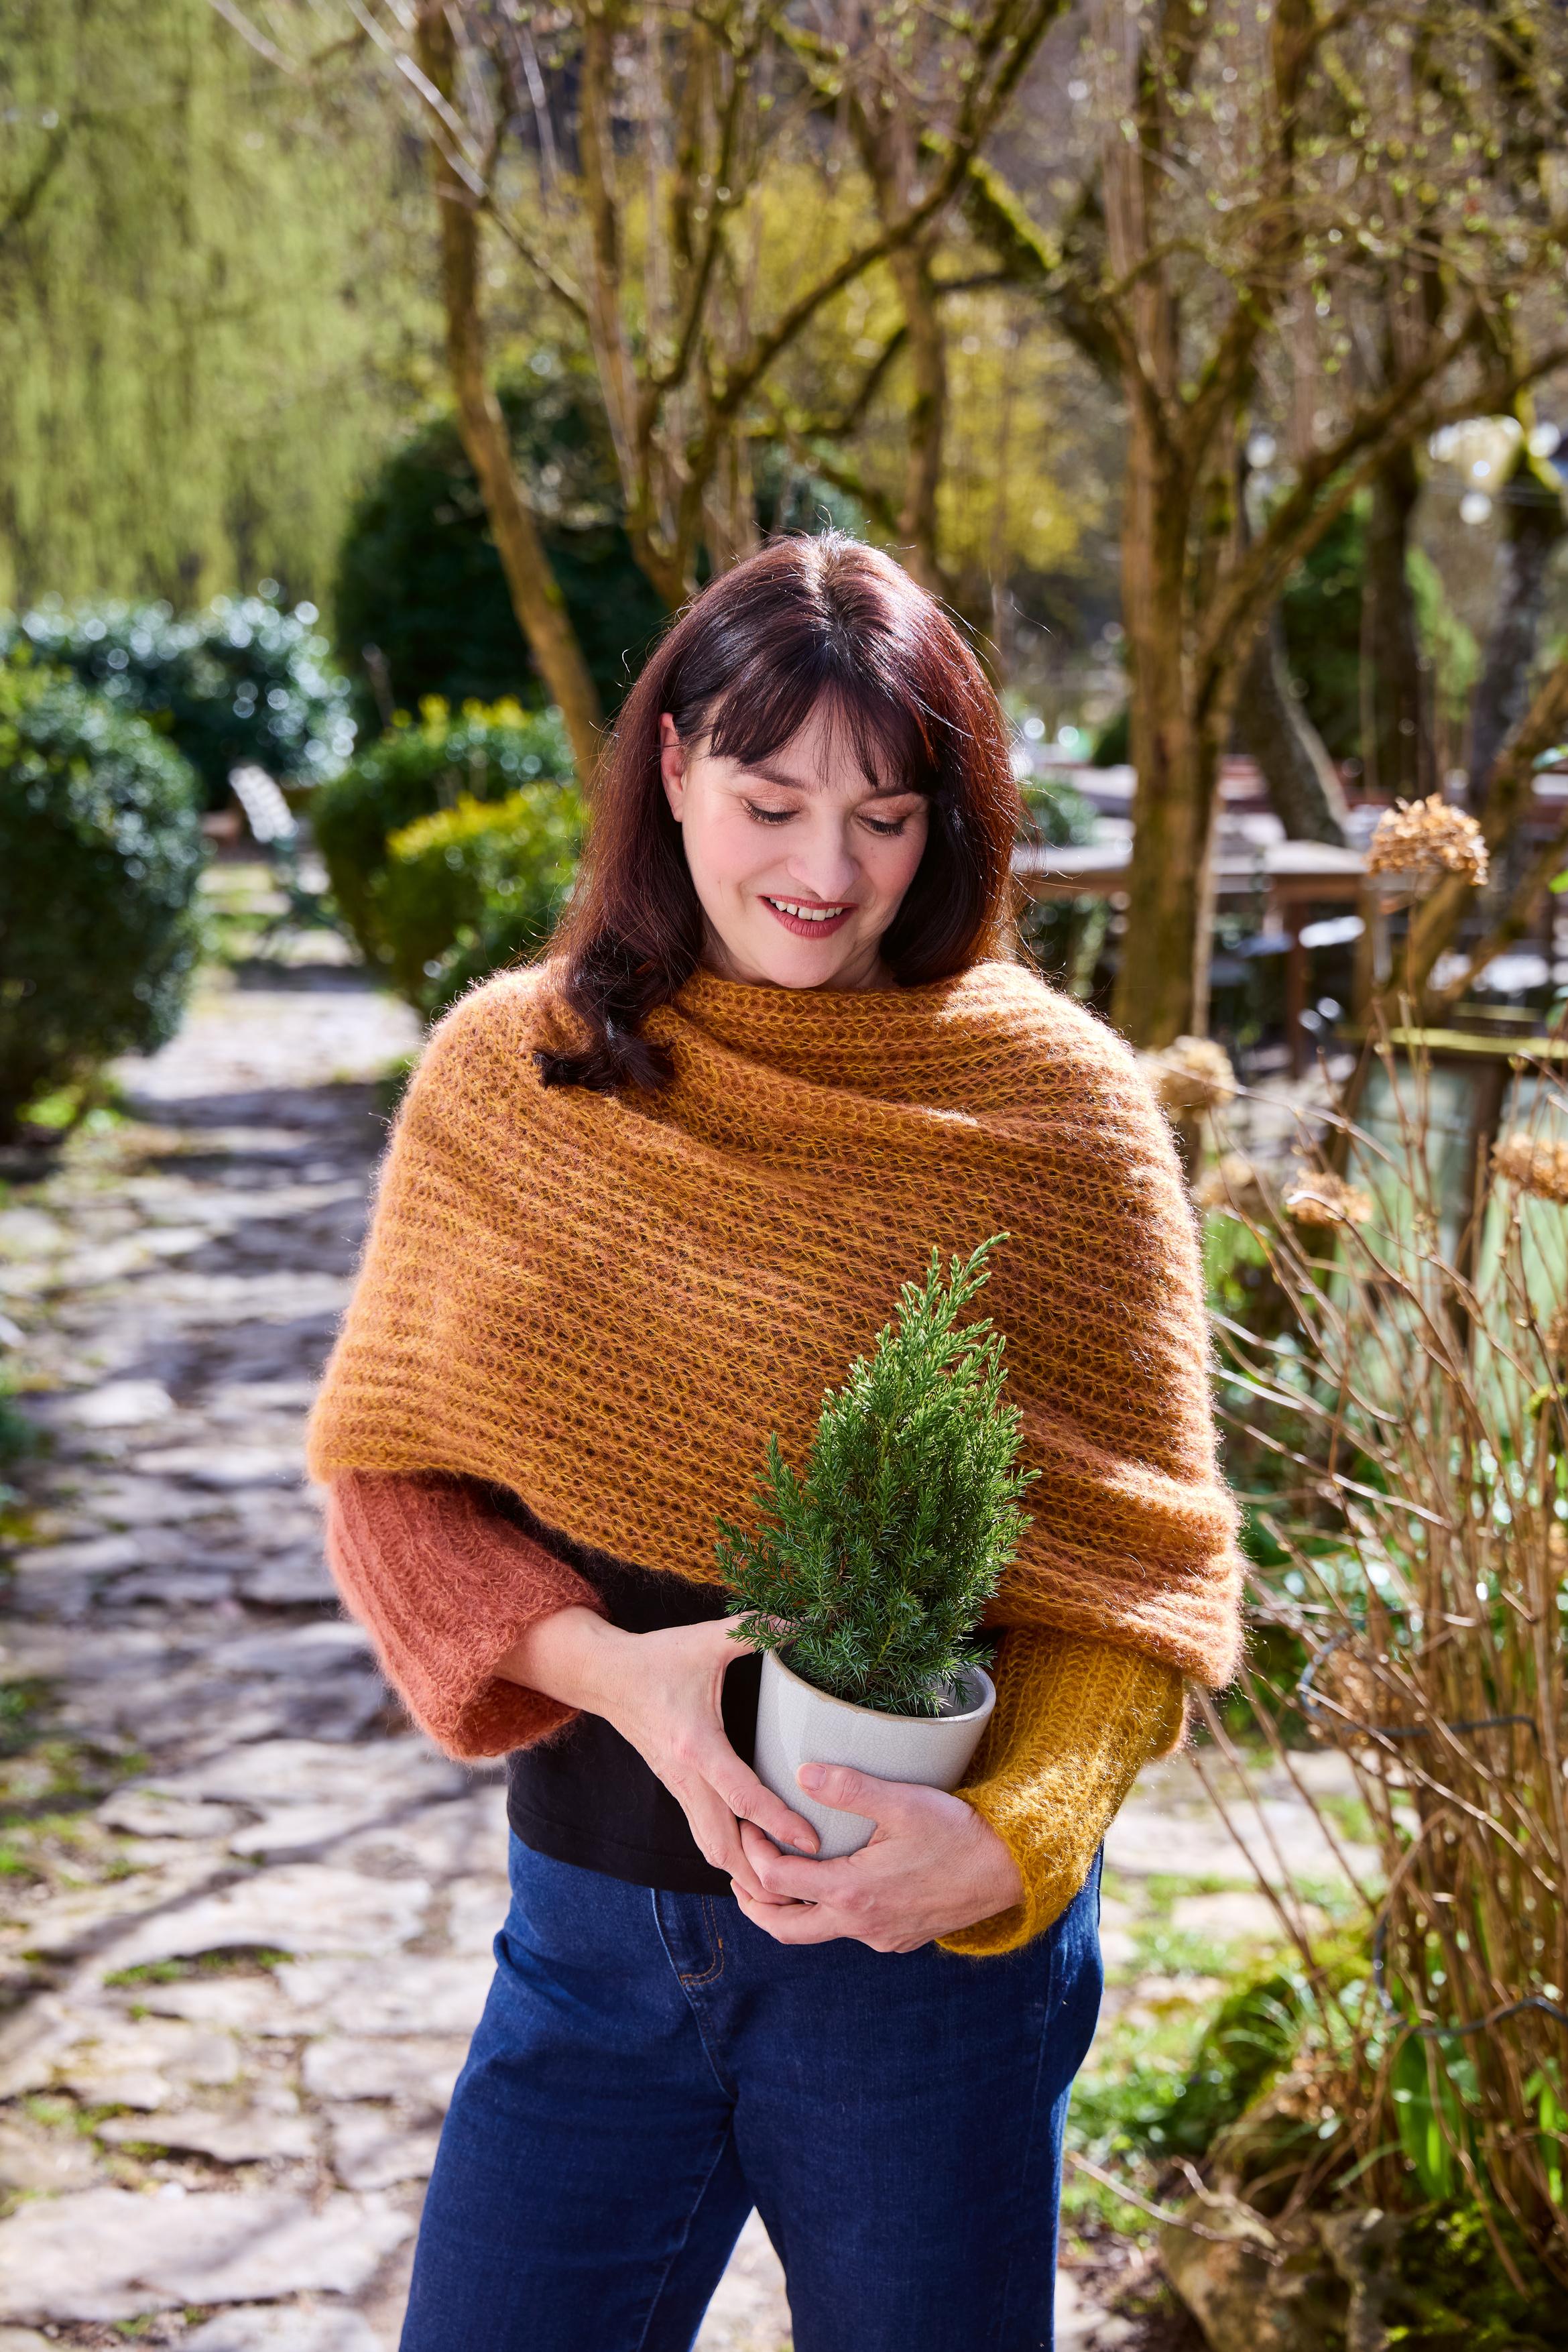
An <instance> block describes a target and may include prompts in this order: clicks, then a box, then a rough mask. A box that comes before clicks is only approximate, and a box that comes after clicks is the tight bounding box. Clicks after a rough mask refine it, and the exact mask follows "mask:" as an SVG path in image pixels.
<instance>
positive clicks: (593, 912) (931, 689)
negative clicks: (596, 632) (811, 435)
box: [535, 530, 1019, 1093]
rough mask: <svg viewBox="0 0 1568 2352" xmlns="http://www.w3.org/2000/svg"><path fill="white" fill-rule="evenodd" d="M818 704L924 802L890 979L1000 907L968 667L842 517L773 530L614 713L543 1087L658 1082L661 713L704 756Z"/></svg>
mask: <svg viewBox="0 0 1568 2352" xmlns="http://www.w3.org/2000/svg"><path fill="white" fill-rule="evenodd" d="M819 706H825V708H826V710H827V712H828V714H829V716H830V717H831V720H832V722H833V723H834V724H835V725H837V726H840V727H841V728H843V729H844V730H845V731H846V733H847V735H848V737H849V740H851V742H852V744H853V747H854V751H855V754H856V757H857V758H858V760H859V761H860V763H861V765H862V768H863V769H864V771H865V772H866V773H867V775H868V777H872V778H873V779H875V780H876V781H878V782H886V781H888V780H890V779H894V778H895V779H896V780H897V782H898V784H899V786H900V788H902V789H904V790H907V791H912V792H918V793H924V794H925V797H926V800H927V802H928V803H929V806H930V820H929V830H928V833H927V836H926V843H925V855H924V856H922V858H921V861H920V864H919V866H918V867H917V869H916V871H915V879H914V881H913V882H912V883H911V884H910V886H909V888H908V890H907V891H906V892H905V893H904V900H903V903H902V904H901V906H900V908H899V909H898V912H897V914H896V915H895V916H894V919H893V921H892V923H891V924H890V925H889V927H888V929H887V930H886V931H885V932H884V933H883V940H882V954H883V960H884V961H885V962H886V963H887V964H888V966H889V967H890V969H891V970H892V971H893V972H894V976H895V978H896V979H897V980H898V981H899V982H900V983H901V984H903V985H904V986H906V987H907V986H912V985H914V984H915V983H917V982H923V981H934V980H945V979H947V978H948V977H949V976H950V975H951V974H952V973H954V972H958V971H964V970H965V969H966V968H967V966H968V965H970V964H972V963H975V962H977V961H978V960H979V959H980V958H981V957H982V956H983V955H985V954H986V953H987V952H988V950H989V949H990V948H991V947H992V945H993V942H994V940H996V939H997V937H998V935H999V929H1000V925H1001V921H1002V919H1003V917H1004V915H1005V913H1006V912H1007V911H1008V910H1009V903H1010V900H1009V872H1010V865H1011V855H1012V845H1013V840H1014V837H1015V834H1016V830H1017V825H1018V819H1019V799H1018V787H1017V785H1016V784H1015V783H1014V782H1013V774H1012V765H1011V761H1009V756H1008V740H1007V730H1006V727H1005V725H1004V722H1003V719H1002V715H1001V712H1000V710H999V709H998V707H997V698H996V697H995V695H994V694H993V693H992V691H991V688H990V687H989V685H988V682H987V679H986V676H985V672H984V671H983V670H982V669H981V667H980V665H979V663H978V662H977V660H976V658H975V656H974V654H973V653H972V652H971V651H970V649H969V647H968V646H967V645H966V644H965V642H964V639H963V637H962V636H961V635H960V634H959V632H958V631H957V630H956V628H955V627H954V625H953V624H952V622H951V621H950V620H948V618H947V616H946V614H945V613H944V612H943V610H942V608H941V606H940V605H939V604H936V602H935V600H934V599H933V598H932V597H930V596H928V595H927V594H926V593H925V590H924V589H922V588H918V587H916V585H915V582H914V581H913V580H911V578H910V577H909V575H908V573H907V572H904V571H903V570H902V569H901V568H900V566H899V565H898V564H896V563H895V562H894V561H893V559H892V558H891V557H890V556H886V555H883V554H882V553H880V552H879V551H878V550H877V549H875V548H873V547H865V546H862V543H861V542H860V541H858V540H853V539H849V538H846V537H845V536H844V534H843V533H842V532H841V531H836V530H835V531H823V532H822V533H821V535H820V536H817V537H813V538H786V539H778V540H775V541H772V542H771V544H770V545H768V546H767V547H764V548H763V549H761V550H760V551H759V552H758V554H756V555H753V556H748V557H747V560H746V562H743V563H737V565H736V567H735V569H734V570H733V571H732V572H725V573H724V574H723V575H722V577H720V578H719V579H717V580H716V581H715V582H714V583H712V585H711V586H710V587H707V588H705V589H704V590H703V592H702V593H701V594H700V595H699V596H697V597H696V598H695V599H694V601H693V602H692V603H691V604H689V605H688V606H687V607H686V609H685V612H684V613H683V614H681V616H680V618H679V619H678V620H677V621H676V622H675V624H674V626H673V628H672V629H671V630H670V632H669V634H668V635H667V636H666V637H665V638H664V641H663V643H662V644H661V645H660V646H659V647H658V649H657V651H656V652H655V653H654V654H653V656H652V658H651V659H650V660H649V662H648V665H647V667H646V668H645V669H644V670H643V674H642V676H641V677H639V679H638V680H637V683H636V685H635V686H634V687H633V688H632V691H631V693H630V694H629V695H628V696H627V698H626V701H625V704H624V706H623V707H622V711H621V716H620V719H619V721H618V723H617V726H616V730H615V734H614V738H613V740H612V742H611V743H610V744H609V746H608V747H607V748H606V751H605V755H604V759H603V761H602V762H601V767H600V772H599V776H598V780H597V783H596V787H595V791H594V795H593V799H594V814H593V824H592V826H591V832H590V835H589V844H588V849H587V853H586V856H585V857H584V860H583V866H582V872H581V874H580V877H579V881H578V887H577V890H576V893H575V895H574V898H573V900H572V904H571V906H570V908H569V910H568V912H567V915H566V917H565V919H564V920H563V921H562V923H561V926H560V929H559V931H558V932H557V934H556V937H555V939H554V940H553V941H552V943H551V955H552V958H553V959H554V960H555V961H556V963H557V967H558V979H557V993H558V995H559V999H560V1001H561V1002H562V1003H564V1004H565V1005H566V1006H567V1007H568V1008H569V1010H570V1013H572V1014H573V1015H575V1016H576V1018H575V1022H574V1026H575V1027H577V1028H579V1029H580V1031H581V1032H582V1033H584V1035H583V1041H582V1042H581V1043H580V1045H578V1047H577V1050H575V1051H572V1052H558V1053H546V1052H540V1053H538V1054H537V1055H536V1056H535V1058H536V1060H537V1061H538V1066H539V1072H540V1076H542V1078H543V1080H544V1083H545V1084H546V1086H579V1087H592V1088H594V1089H595V1090H597V1091H599V1092H601V1093H609V1092H612V1091H613V1090H614V1089H615V1088H616V1087H622V1086H628V1085H630V1086H635V1087H647V1088H656V1087H662V1086H664V1084H666V1083H667V1081H668V1079H669V1078H670V1076H672V1067H671V1063H670V1056H669V1053H668V1050H667V1049H666V1048H665V1047H664V1046H662V1045H656V1044H655V1043H653V1041H652V1040H651V1039H648V1038H645V1037H644V1036H643V1034H642V1025H643V1021H644V1020H645V1018H646V1017H647V1015H648V1014H649V1013H651V1012H652V1011H653V1008H654V1006H655V1005H659V1004H666V1003H669V1001H670V999H671V998H672V997H673V996H674V994H675V993H676V992H677V991H678V990H679V989H680V988H681V986H682V985H683V984H684V982H685V981H687V980H688V979H689V978H690V977H691V975H692V973H693V972H694V971H695V970H696V968H697V964H698V962H699V961H700V957H701V950H702V945H703V916H702V908H701V906H700V904H699V903H698V899H697V895H696V892H695V889H694V887H693V886H692V879H691V876H690V874H689V873H688V871H687V868H686V860H685V851H684V849H683V848H682V845H681V832H680V827H679V826H678V825H677V824H676V823H675V820H674V816H673V815H672V814H671V812H670V805H669V803H668V801H667V800H666V799H665V797H664V785H663V782H661V779H660V773H659V719H660V715H661V713H663V712H664V711H666V710H667V711H668V712H669V714H670V716H671V718H672V719H674V725H675V732H676V733H677V734H678V735H679V737H680V739H681V740H682V742H683V743H685V744H693V743H695V742H698V741H703V740H706V748H707V749H708V750H709V751H711V752H712V753H713V754H714V755H715V756H716V758H719V759H725V758H729V759H735V760H738V761H742V762H744V763H746V764H747V765H751V764H755V763H756V762H757V761H761V760H765V759H768V758H769V757H770V756H771V755H772V754H773V753H774V752H775V751H780V750H781V749H782V748H783V746H784V745H785V744H786V743H789V741H791V740H793V738H794V737H795V736H796V735H798V734H799V733H800V729H801V728H802V727H803V726H804V725H805V724H806V722H807V720H808V719H810V715H811V713H812V712H813V711H814V710H816V709H818V707H819Z"/></svg>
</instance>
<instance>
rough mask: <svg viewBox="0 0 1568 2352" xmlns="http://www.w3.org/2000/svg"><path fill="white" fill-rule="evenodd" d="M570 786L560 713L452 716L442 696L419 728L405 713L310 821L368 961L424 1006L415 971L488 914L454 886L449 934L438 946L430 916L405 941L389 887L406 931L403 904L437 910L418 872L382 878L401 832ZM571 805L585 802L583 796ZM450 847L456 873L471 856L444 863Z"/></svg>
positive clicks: (430, 704) (319, 801)
mask: <svg viewBox="0 0 1568 2352" xmlns="http://www.w3.org/2000/svg"><path fill="white" fill-rule="evenodd" d="M572 784H573V769H572V762H571V751H570V745H569V743H568V741H567V738H566V730H565V729H564V728H563V727H562V725H561V723H560V718H559V713H558V712H555V711H553V710H552V711H543V712H528V711H524V710H522V709H520V708H519V707H518V705H517V703H515V702H498V703H495V704H492V705H490V706H489V707H488V708H486V706H485V705H483V704H481V703H473V702H471V703H467V704H465V706H464V708H463V709H462V710H460V711H458V712H455V713H454V712H453V711H452V710H451V709H448V707H447V705H446V704H445V703H444V701H443V700H442V699H441V698H440V697H439V696H434V695H433V696H428V697H427V698H425V700H424V702H423V704H422V705H421V708H420V715H419V719H418V720H417V721H414V720H413V719H409V718H408V717H407V716H406V714H402V713H400V714H399V717H398V719H396V720H395V721H394V723H393V724H392V726H391V727H389V728H388V730H387V731H386V733H385V734H384V735H382V736H379V737H378V738H377V740H375V741H374V742H373V743H371V744H369V745H367V747H366V749H365V750H364V751H362V752H361V754H360V755H359V757H358V758H357V759H355V760H353V761H350V764H349V766H348V767H347V768H345V769H344V771H343V772H342V773H341V775H340V776H337V777H335V778H334V779H333V780H332V781H331V782H329V783H327V784H324V785H322V787H321V788H320V790H319V792H318V793H316V795H315V798H314V799H313V801H312V803H311V810H310V818H311V824H312V826H313V827H314V830H315V835H316V842H317V845H318V847H319V850H320V852H321V856H322V857H323V859H324V860H325V863H326V867H327V875H328V879H329V882H330V885H331V889H332V895H333V898H335V899H336V901H337V904H338V908H339V911H340V914H341V915H342V917H343V919H344V920H345V921H346V922H347V924H348V926H349V928H350V930H351V931H352V933H353V935H354V938H355V939H356V940H357V941H358V943H359V947H360V951H361V954H362V955H363V957H364V959H365V961H366V962H367V963H368V964H370V965H371V966H372V968H374V969H377V970H380V971H383V972H385V973H386V974H387V976H388V977H389V978H392V979H395V980H396V982H397V984H398V985H399V986H400V987H401V988H402V989H403V991H404V993H405V994H408V995H409V996H411V997H412V998H413V999H414V1000H415V1001H418V1000H419V998H420V997H421V995H422V992H423V989H424V987H425V986H426V985H428V982H429V977H430V976H429V975H428V974H426V975H424V977H423V979H419V980H417V981H416V973H417V972H423V966H424V965H425V964H426V963H429V962H431V961H435V960H436V959H437V958H438V956H439V955H440V954H442V953H444V951H445V950H446V949H447V948H449V947H450V946H451V945H452V944H453V942H454V940H455V937H456V933H457V930H458V929H460V928H461V927H462V926H463V925H464V924H465V923H470V922H476V921H477V920H478V919H479V912H478V908H477V905H476V901H475V900H474V899H473V898H472V894H471V893H470V894H469V895H468V896H466V897H465V896H464V895H463V890H462V888H461V887H456V885H455V887H454V889H453V891H452V892H451V893H450V894H449V900H450V904H451V908H452V912H451V915H450V918H449V919H450V922H451V928H450V929H447V930H446V931H445V933H444V936H443V937H440V938H439V940H438V941H437V934H438V932H439V930H440V924H439V923H435V922H433V920H432V919H431V916H430V914H429V912H428V911H421V912H419V913H418V914H417V915H416V916H415V917H414V918H413V933H411V937H412V936H414V935H415V934H416V935H417V945H409V946H404V945H402V944H400V938H399V937H398V936H394V931H393V929H390V928H389V913H388V908H387V892H388V890H389V889H390V890H391V893H392V899H391V913H390V922H391V924H392V926H398V927H401V924H402V909H403V908H404V907H405V906H406V907H408V908H415V907H418V908H422V909H428V905H429V900H430V892H429V891H422V888H421V886H420V885H419V884H418V883H417V882H416V881H415V880H414V879H413V877H410V878H409V879H408V880H407V881H406V882H405V881H404V880H403V879H402V878H401V877H400V878H399V879H398V880H397V881H396V882H393V883H388V882H385V881H384V880H383V877H385V876H386V874H387V869H388V866H389V865H390V864H391V862H392V848H391V844H392V840H393V838H394V836H403V835H406V834H407V831H408V828H409V827H411V826H414V825H417V824H418V822H419V820H420V819H421V818H423V817H434V816H436V815H438V814H440V813H441V812H442V811H444V810H446V811H455V810H456V809H457V808H458V807H459V804H460V803H484V804H490V803H498V802H502V801H509V800H511V799H512V798H513V796H514V795H515V794H517V793H531V792H533V791H536V790H539V789H542V788H547V787H550V786H554V787H558V788H559V787H565V786H570V785H572ZM571 804H572V806H573V807H575V806H576V795H575V791H574V792H573V793H572V796H571ZM481 830H482V829H481ZM447 848H449V849H450V850H451V852H452V856H453V857H454V859H455V866H452V867H448V869H447V870H448V871H449V872H452V873H453V874H454V875H455V868H456V866H463V864H464V857H465V853H464V852H463V851H462V849H461V845H459V844H457V843H450V844H447V845H445V847H444V851H443V858H444V856H445V849H447ZM474 854H475V855H476V856H477V855H478V854H479V853H478V851H477V849H476V851H475V853H474ZM487 854H488V853H487V852H486V855H487ZM441 887H443V888H444V887H445V886H444V885H443V886H441ZM431 888H432V889H434V884H432V885H431Z"/></svg>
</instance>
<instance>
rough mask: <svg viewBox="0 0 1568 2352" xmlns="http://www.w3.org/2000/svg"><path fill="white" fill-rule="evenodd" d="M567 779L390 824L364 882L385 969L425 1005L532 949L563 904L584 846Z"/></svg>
mask: <svg viewBox="0 0 1568 2352" xmlns="http://www.w3.org/2000/svg"><path fill="white" fill-rule="evenodd" d="M583 818H584V811H583V805H582V797H581V794H580V793H579V792H578V789H577V786H576V785H575V784H572V783H538V784H534V785H531V786H530V787H529V788H528V791H526V792H519V793H512V794H510V796H509V797H508V798H507V799H506V800H504V801H490V802H486V801H475V800H469V799H466V798H465V799H463V800H461V801H459V802H458V803H457V806H456V807H455V808H453V809H441V810H439V811H438V812H437V814H435V815H434V816H423V817H419V818H417V819H416V820H415V822H414V823H413V824H410V825H405V826H404V827H403V829H402V832H401V833H394V834H393V835H392V839H391V840H390V841H389V842H388V844H387V852H388V855H387V863H386V865H385V866H383V867H382V871H381V873H380V874H379V875H378V876H377V877H376V879H375V882H374V884H373V885H372V887H371V897H372V899H373V901H374V905H375V913H376V921H377V924H378V927H379V929H380V930H381V934H382V938H383V939H384V940H386V942H387V946H388V951H389V954H390V957H391V963H392V978H393V980H394V981H395V982H396V983H397V986H398V987H399V988H400V989H401V990H402V993H403V994H404V995H405V996H406V997H407V998H408V1000H409V1002H410V1003H412V1004H416V1005H419V1006H421V1007H422V1008H423V1009H425V1010H429V1011H434V1010H436V1009H437V1008H439V1007H440V1006H442V1005H444V1004H445V1003H450V1002H451V1000H452V998H453V997H455V996H458V995H461V994H462V992H463V990H464V989H465V987H468V986H470V985H472V983H473V982H475V981H476V980H483V979H485V978H486V977H487V976H488V974H489V973H490V972H492V971H497V970H498V969H499V967H500V966H501V965H502V964H507V963H514V962H517V961H519V960H520V959H521V958H523V957H525V956H528V955H530V954H533V953H535V952H536V951H537V950H538V949H539V948H541V947H542V946H543V944H544V942H545V940H547V939H548V938H549V934H550V932H551V931H552V930H553V929H554V928H555V924H556V919H557V917H558V916H559V913H560V910H561V908H562V907H563V906H564V905H565V904H566V897H567V893H568V891H569V890H570V887H571V884H572V877H573V876H574V875H575V874H576V872H577V861H578V858H579V857H580V855H581V851H582V835H583Z"/></svg>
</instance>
